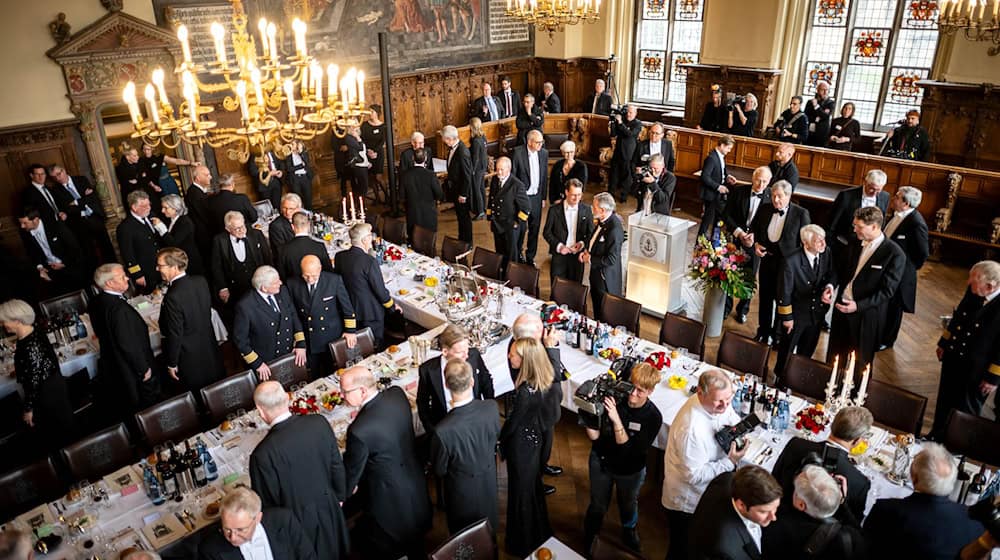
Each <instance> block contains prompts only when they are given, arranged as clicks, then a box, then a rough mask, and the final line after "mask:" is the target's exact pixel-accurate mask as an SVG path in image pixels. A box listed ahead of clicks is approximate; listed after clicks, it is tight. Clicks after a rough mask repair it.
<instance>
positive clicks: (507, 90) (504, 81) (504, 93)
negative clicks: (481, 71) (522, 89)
mask: <svg viewBox="0 0 1000 560" xmlns="http://www.w3.org/2000/svg"><path fill="white" fill-rule="evenodd" d="M497 98H498V99H499V100H500V109H501V111H502V112H503V116H502V117H500V118H502V119H509V118H512V117H516V116H517V111H518V109H520V108H521V96H520V94H518V93H517V92H516V91H514V90H513V89H511V87H510V78H509V77H507V76H500V91H499V92H497Z"/></svg>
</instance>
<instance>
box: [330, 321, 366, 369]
mask: <svg viewBox="0 0 1000 560" xmlns="http://www.w3.org/2000/svg"><path fill="white" fill-rule="evenodd" d="M355 334H356V335H357V344H355V345H354V348H348V347H347V340H345V339H343V338H338V339H337V340H334V341H333V342H331V343H330V355H331V356H332V357H333V369H334V370H338V369H341V368H345V367H347V362H349V361H352V362H357V361H358V360H362V359H364V358H367V357H368V356H371V355H372V354H374V353H375V336H374V335H372V329H371V327H365V328H364V329H362V330H360V331H358V332H357V333H355Z"/></svg>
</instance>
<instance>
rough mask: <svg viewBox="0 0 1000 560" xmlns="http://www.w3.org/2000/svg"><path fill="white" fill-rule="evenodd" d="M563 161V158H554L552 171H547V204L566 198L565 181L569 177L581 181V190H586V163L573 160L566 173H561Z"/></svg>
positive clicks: (564, 161) (567, 180)
mask: <svg viewBox="0 0 1000 560" xmlns="http://www.w3.org/2000/svg"><path fill="white" fill-rule="evenodd" d="M564 163H566V160H565V159H558V160H556V162H555V164H553V165H552V172H551V173H549V184H548V189H549V204H555V203H556V202H559V201H560V200H562V199H564V198H566V183H568V182H569V180H570V179H578V180H579V181H580V182H581V183H583V190H587V180H588V177H587V164H586V163H583V162H582V161H580V160H574V161H573V167H571V168H570V170H569V173H568V174H567V173H563V164H564Z"/></svg>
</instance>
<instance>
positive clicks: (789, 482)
mask: <svg viewBox="0 0 1000 560" xmlns="http://www.w3.org/2000/svg"><path fill="white" fill-rule="evenodd" d="M824 444H825V442H822V441H809V440H807V439H803V438H799V437H795V438H792V439H791V440H789V442H788V445H786V446H785V449H784V450H782V452H781V455H779V456H778V460H777V462H775V463H774V468H773V469H771V474H773V475H774V478H776V479H777V480H778V483H780V484H781V491H782V498H781V503H782V506H785V507H790V508H794V506H793V505H792V494H793V493H794V492H795V476H796V475H798V474H799V471H800V470H802V460H803V459H805V458H806V455H809V454H810V453H816V454H817V455H819V456H822V455H823V446H824ZM828 453H833V454H834V455H836V457H837V470H836V472H835V474H840V475H843V476H844V478H846V479H847V500H846V501H845V502H844V504H843V505H841V507H840V511H838V512H837V518H838V519H840V520H841V521H846V522H853V523H855V524H856V523H859V522H860V521H861V519H862V518H863V517H864V516H865V501H866V500H867V499H868V490H869V489H870V488H871V485H872V483H871V481H870V480H868V477H866V476H865V475H864V474H862V473H861V471H859V470H858V469H857V467H855V466H854V465H853V464H851V461H850V458H849V457H848V456H847V452H846V451H844V450H843V449H840V448H839V447H833V446H831V449H830V450H829V451H828ZM844 506H846V509H847V511H846V512H845V511H843V510H844V509H845V508H844Z"/></svg>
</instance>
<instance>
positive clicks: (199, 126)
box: [122, 0, 365, 182]
mask: <svg viewBox="0 0 1000 560" xmlns="http://www.w3.org/2000/svg"><path fill="white" fill-rule="evenodd" d="M231 1H232V4H233V29H234V30H235V31H234V32H233V34H232V46H233V52H234V53H235V60H230V59H229V58H228V56H227V52H226V43H225V39H226V37H225V35H226V30H225V28H224V27H223V26H222V25H221V24H219V23H217V22H216V23H213V24H212V25H211V33H212V37H213V39H214V43H215V56H216V60H215V61H214V62H210V63H208V64H206V65H201V64H196V63H195V62H193V61H192V59H191V47H190V45H189V43H188V30H187V27H186V26H184V25H181V26H179V27H178V28H177V38H178V40H179V41H180V43H181V49H182V53H183V58H184V60H183V62H182V63H181V64H180V66H178V67H177V68H176V69H175V70H174V73H175V74H177V75H178V76H179V77H180V86H181V94H182V101H181V103H180V104H179V105H178V107H177V111H176V113H175V111H174V106H173V105H172V104H171V102H170V98H169V96H168V95H167V92H166V90H165V89H164V71H163V69H162V68H157V69H156V70H154V71H153V74H152V77H151V78H152V79H151V83H149V84H147V85H146V87H145V89H144V91H143V94H144V97H145V100H146V115H145V116H143V114H142V111H141V110H140V106H139V102H138V100H137V98H136V86H135V84H134V83H133V82H129V83H128V85H126V86H125V89H124V91H123V93H122V97H123V99H124V101H125V103H126V105H128V110H129V115H130V116H131V119H132V125H133V128H134V129H135V131H134V132H133V133H132V137H133V138H141V139H142V141H143V142H146V143H148V144H151V145H154V146H156V145H159V144H163V145H164V146H167V147H169V148H175V147H177V146H178V145H179V144H180V143H181V142H185V143H188V144H191V145H199V146H201V145H204V144H207V145H209V146H211V147H212V148H222V147H227V152H226V155H227V156H228V157H229V158H230V159H232V160H236V161H239V162H241V163H246V161H247V160H248V159H249V158H250V156H251V154H253V155H254V157H255V158H256V160H257V163H258V168H259V169H261V180H262V181H265V182H266V181H267V180H269V175H270V171H269V170H268V165H267V164H266V156H265V154H266V152H267V151H268V150H271V149H273V150H275V151H276V152H278V153H279V156H282V157H284V156H287V155H288V154H289V153H290V150H291V144H292V143H293V142H295V141H299V140H309V139H311V138H313V137H315V136H316V135H318V134H323V133H325V132H326V131H327V130H330V129H331V128H332V129H333V132H334V134H336V135H337V136H338V137H343V136H344V135H345V134H346V133H347V129H348V128H349V127H352V126H357V125H358V124H360V117H361V114H362V112H364V110H365V74H364V72H359V71H357V70H356V69H355V68H350V69H349V70H347V72H345V73H344V75H343V76H341V75H340V73H339V69H338V67H337V65H336V64H329V65H328V66H327V67H326V70H325V72H324V69H323V68H322V67H321V66H320V63H319V62H318V61H317V60H316V59H315V58H313V57H312V56H310V55H309V54H308V52H307V48H306V24H305V23H304V22H302V21H301V20H299V19H297V18H296V19H295V21H294V22H293V24H292V31H293V32H294V36H295V55H294V56H289V57H287V58H286V59H285V60H284V61H282V59H281V57H280V56H279V52H278V43H277V40H276V37H277V32H278V29H277V27H276V26H275V24H274V23H273V22H268V21H267V20H265V19H261V20H260V22H259V24H258V26H257V29H258V31H259V32H260V42H261V47H262V49H261V52H260V53H258V52H257V48H256V45H255V41H254V37H253V36H251V35H250V34H248V33H247V31H246V24H247V16H246V14H245V13H244V11H243V5H242V0H231ZM202 73H207V74H209V75H211V76H213V77H217V78H220V79H219V80H217V81H214V82H211V83H204V82H202V81H201V80H200V79H199V78H198V75H199V74H202ZM324 78H325V80H326V81H325V83H324ZM324 86H325V87H324ZM338 86H339V89H338ZM202 92H204V93H206V94H216V93H222V92H227V93H228V95H226V97H225V99H223V102H222V107H223V109H225V110H226V111H231V112H235V111H239V112H240V126H239V127H238V128H221V127H219V126H218V123H217V122H216V121H213V120H209V118H208V115H209V114H210V113H211V112H212V111H213V108H212V107H211V106H208V105H203V104H202V103H201V95H200V94H201V93H202ZM296 92H298V97H296ZM283 109H285V110H286V111H284V113H285V115H284V116H282V115H281V114H280V113H282V112H283V111H282V110H283Z"/></svg>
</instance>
